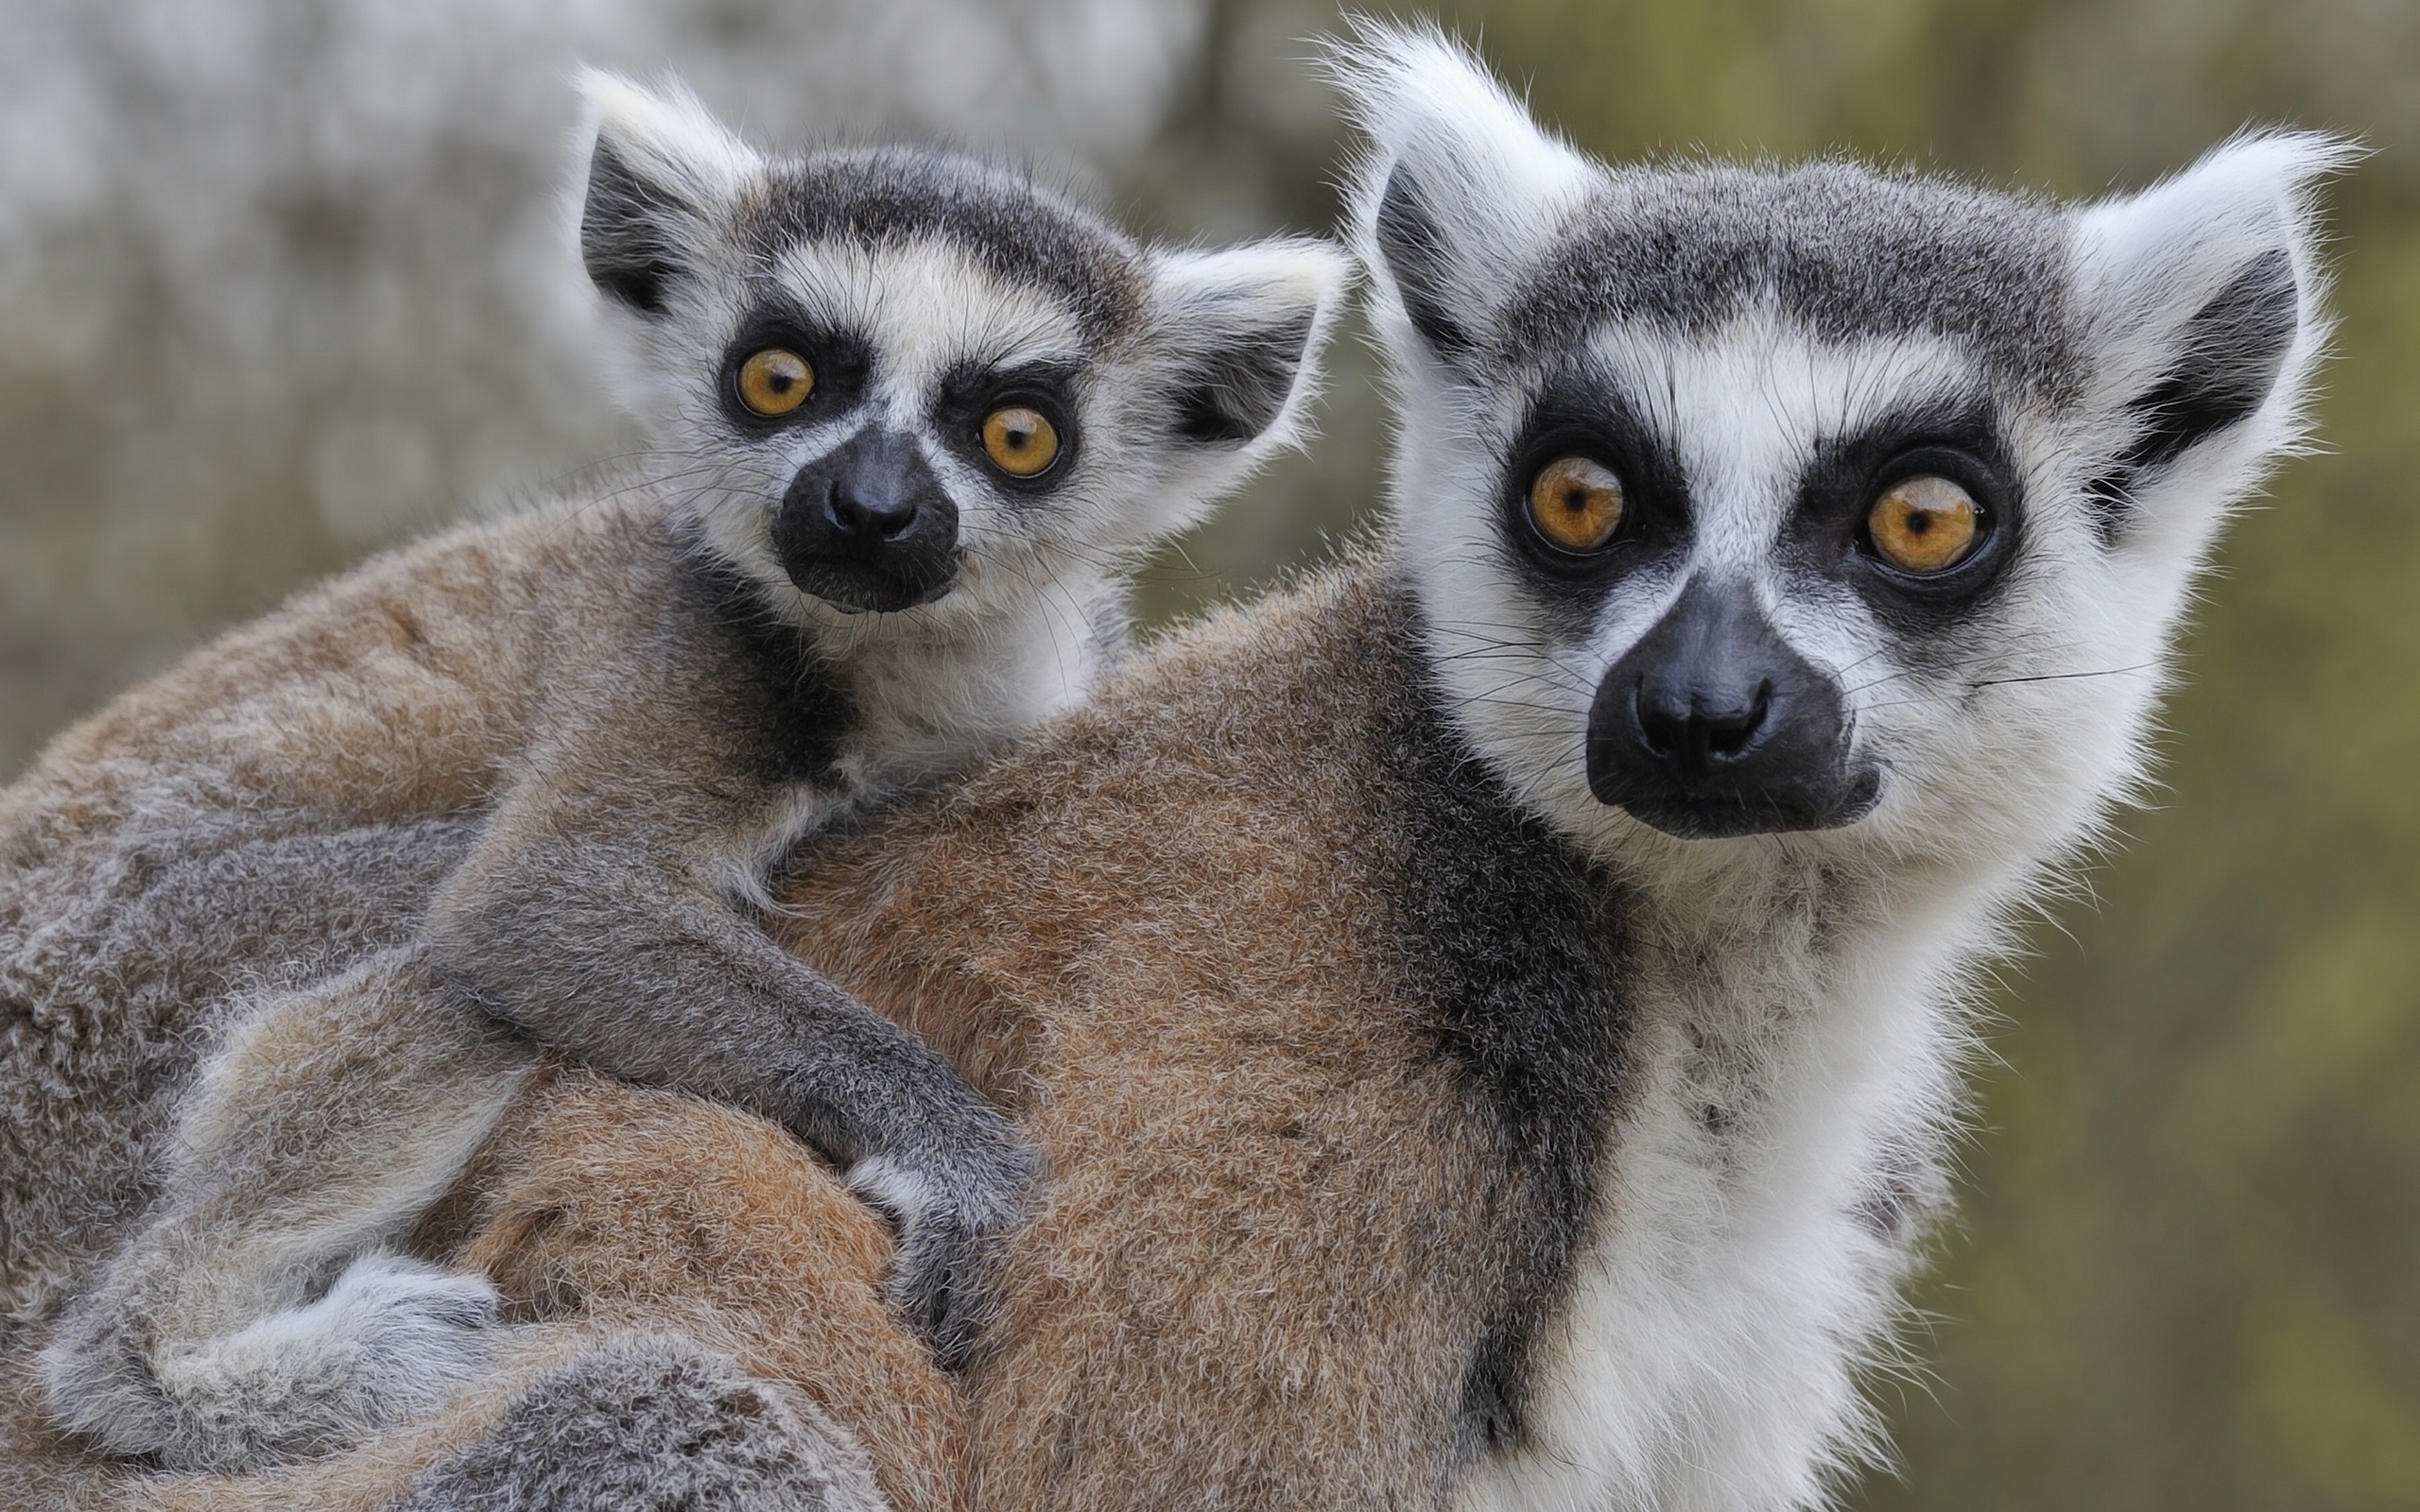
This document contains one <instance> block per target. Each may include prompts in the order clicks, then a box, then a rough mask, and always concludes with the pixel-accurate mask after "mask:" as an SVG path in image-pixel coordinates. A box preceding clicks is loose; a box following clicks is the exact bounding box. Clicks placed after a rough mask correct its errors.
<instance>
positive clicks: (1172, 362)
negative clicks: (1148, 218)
mask: <svg viewBox="0 0 2420 1512" xmlns="http://www.w3.org/2000/svg"><path fill="white" fill-rule="evenodd" d="M1351 268H1352V265H1351V263H1350V261H1349V260H1348V259H1347V258H1346V257H1345V255H1344V254H1343V253H1342V252H1341V251H1340V250H1339V249H1337V248H1336V247H1334V246H1332V245H1331V244H1329V243H1327V242H1323V241H1315V240H1310V239H1307V238H1295V237H1288V238H1282V239H1277V240H1271V241H1263V242H1253V243H1249V244H1247V245H1245V246H1241V247H1230V248H1221V249H1217V250H1213V251H1172V252H1160V253H1156V254H1154V256H1153V261H1152V279H1153V283H1154V284H1155V285H1156V287H1155V294H1156V305H1157V327H1158V342H1159V346H1160V348H1161V350H1162V352H1165V353H1166V356H1167V366H1166V368H1165V369H1164V371H1165V377H1164V379H1163V382H1164V383H1165V385H1166V387H1167V394H1168V399H1169V407H1170V413H1171V414H1172V416H1173V417H1174V429H1175V433H1176V435H1177V437H1178V438H1179V439H1181V440H1184V441H1190V442H1194V443H1197V444H1201V445H1207V446H1219V445H1227V446H1237V447H1241V448H1243V449H1245V450H1246V451H1248V452H1251V453H1254V454H1259V453H1266V452H1271V451H1275V450H1276V449H1278V448H1279V447H1282V446H1286V445H1288V444H1290V443H1291V442H1293V441H1294V440H1295V439H1297V438H1298V436H1299V434H1300V431H1301V428H1302V417H1303V413H1304V411H1305V409H1306V408H1307V407H1308V405H1309V404H1310V401H1311V399H1312V398H1313V397H1314V396H1315V395H1316V394H1317V392H1318V387H1319V357H1320V353H1321V352H1322V349H1323V348H1324V347H1325V346H1326V343H1327V336H1328V331H1329V328H1330V327H1331V326H1332V325H1334V323H1335V320H1336V315H1337V310H1338V307H1339V305H1340V304H1341V302H1342V301H1343V298H1344V290H1345V287H1346V285H1347V283H1349V282H1350V279H1351Z"/></svg>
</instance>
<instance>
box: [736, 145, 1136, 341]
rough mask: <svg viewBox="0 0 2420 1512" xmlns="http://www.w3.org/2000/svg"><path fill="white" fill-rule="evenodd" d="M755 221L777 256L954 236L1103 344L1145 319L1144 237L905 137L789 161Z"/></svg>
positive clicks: (1019, 180) (758, 238)
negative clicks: (888, 144)
mask: <svg viewBox="0 0 2420 1512" xmlns="http://www.w3.org/2000/svg"><path fill="white" fill-rule="evenodd" d="M746 221H747V228H746V229H747V230H748V232H750V233H751V234H752V236H753V238H754V240H755V242H756V245H757V249H758V250H759V251H760V252H761V253H762V254H763V255H764V256H766V257H767V258H768V259H769V258H771V257H773V256H777V255H778V254H779V253H781V252H782V251H784V250H786V249H788V248H791V247H795V246H799V245H802V244H805V243H812V242H820V241H833V240H838V239H841V238H848V239H851V240H855V241H856V242H859V243H861V244H863V245H866V246H870V247H883V246H892V245H897V244H900V243H905V242H910V241H920V240H942V241H947V242H949V243H950V244H952V245H954V246H956V247H959V248H961V249H964V250H965V251H966V252H968V253H969V254H970V255H972V256H973V257H975V258H976V259H977V260H978V261H980V262H981V263H982V264H983V266H985V267H987V268H989V269H990V270H991V271H992V272H993V273H994V274H995V275H997V276H998V277H999V278H1000V279H1002V280H1003V281H1005V282H1008V283H1024V284H1029V285H1033V286H1036V287H1040V288H1043V289H1046V290H1047V291H1048V292H1049V293H1051V294H1052V295H1053V296H1054V297H1056V298H1057V299H1058V300H1059V301H1061V302H1063V303H1064V304H1065V305H1066V306H1067V307H1068V309H1069V310H1070V311H1071V312H1072V313H1073V314H1074V315H1075V317H1076V319H1077V321H1078V323H1079V324H1080V326H1081V327H1082V329H1083V332H1084V335H1085V337H1086V339H1087V340H1089V341H1091V342H1093V343H1094V344H1096V345H1100V344H1105V343H1107V342H1110V341H1114V340H1115V339H1116V338H1117V337H1118V336H1120V335H1124V334H1125V333H1127V332H1129V331H1131V330H1132V329H1133V328H1134V327H1135V326H1136V325H1137V324H1139V323H1140V321H1141V319H1142V318H1143V312H1144V308H1145V300H1144V289H1145V279H1144V268H1143V259H1142V254H1141V252H1140V251H1139V250H1138V249H1136V248H1135V246H1134V244H1133V243H1132V241H1130V240H1129V239H1127V237H1125V236H1124V235H1123V234H1121V233H1120V232H1117V231H1116V230H1115V229H1114V228H1113V227H1111V226H1110V225H1109V224H1108V223H1107V222H1106V221H1104V220H1101V219H1100V218H1099V217H1098V216H1096V215H1091V214H1090V213H1088V212H1086V211H1083V210H1081V209H1079V208H1078V207H1076V206H1074V205H1072V204H1070V203H1068V202H1067V201H1065V200H1063V199H1062V198H1059V197H1058V196H1056V195H1054V194H1051V193H1050V192H1049V191H1047V190H1046V189H1044V188H1042V187H1041V186H1040V185H1038V184H1036V183H1034V182H1032V181H1031V180H1029V179H1026V178H1023V177H1020V176H1018V175H1015V174H1011V173H1010V172H1008V171H1006V170H1004V169H1000V168H996V167H994V166H992V165H990V164H988V163H980V162H977V161H976V160H974V159H971V158H964V157H959V156H955V155H953V154H949V153H941V152H931V151H924V150H918V149H913V148H895V147H894V148H877V149H873V150H869V151H858V152H830V153H822V154H819V155H817V156H814V157H810V158H806V159H804V160H799V161H795V162H790V163H782V164H780V165H778V166H777V167H776V168H775V169H774V170H773V172H772V174H771V176H770V179H769V185H768V187H767V190H766V191H765V194H764V196H763V198H762V199H761V201H760V202H758V203H755V204H752V205H751V206H749V207H748V209H747V212H746Z"/></svg>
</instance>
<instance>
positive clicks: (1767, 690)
mask: <svg viewBox="0 0 2420 1512" xmlns="http://www.w3.org/2000/svg"><path fill="white" fill-rule="evenodd" d="M1772 692H1773V689H1772V683H1771V682H1770V681H1767V682H1759V683H1758V684H1757V685H1756V691H1755V693H1754V694H1752V695H1750V696H1748V697H1746V698H1744V699H1742V698H1738V697H1737V696H1736V695H1734V696H1729V697H1722V698H1719V699H1715V700H1712V701H1709V699H1708V697H1707V695H1706V694H1705V692H1704V691H1703V690H1702V689H1696V688H1685V689H1684V688H1660V687H1657V688H1651V687H1649V686H1647V685H1646V683H1645V681H1644V679H1642V681H1641V683H1640V684H1639V685H1638V686H1636V687H1635V688H1634V689H1633V691H1632V694H1631V709H1632V713H1633V717H1634V720H1635V721H1636V725H1637V730H1638V743H1639V745H1640V747H1643V748H1644V749H1645V750H1646V752H1647V754H1648V755H1650V756H1651V757H1653V758H1654V759H1655V760H1657V761H1659V762H1668V763H1671V764H1672V765H1675V766H1677V767H1679V768H1681V769H1682V770H1683V771H1685V772H1688V773H1693V774H1696V775H1698V776H1704V775H1706V774H1707V772H1708V770H1709V768H1711V767H1714V766H1718V765H1723V764H1726V763H1729V762H1736V761H1737V760H1739V759H1740V758H1741V757H1742V756H1745V755H1746V754H1747V753H1748V750H1749V748H1750V747H1752V746H1754V745H1755V742H1756V736H1757V734H1758V733H1759V732H1760V731H1762V730H1763V729H1764V727H1765V719H1766V716H1767V714H1768V713H1770V712H1771V710H1772Z"/></svg>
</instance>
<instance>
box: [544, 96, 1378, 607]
mask: <svg viewBox="0 0 2420 1512" xmlns="http://www.w3.org/2000/svg"><path fill="white" fill-rule="evenodd" d="M586 91H587V94H588V97H589V100H590V104H591V108H592V111H593V113H594V114H595V116H596V131H597V140H596V150H595V153H594V155H593V157H592V160H591V163H590V168H589V173H588V177H587V181H586V183H585V185H584V188H583V190H582V192H581V197H580V202H579V209H580V244H581V252H582V256H583V259H584V260H585V262H586V264H587V266H588V269H589V272H590V275H591V277H592V278H593V279H594V280H595V282H596V286H597V287H598V289H599V290H600V291H601V292H602V293H603V294H604V295H605V296H606V298H607V301H608V302H609V303H610V304H612V305H613V306H614V307H615V308H616V310H617V311H618V319H619V323H620V325H621V326H622V327H623V328H624V329H625V331H626V332H628V333H629V334H630V335H631V336H632V337H633V340H632V343H631V345H632V361H631V365H630V367H631V370H630V372H629V373H628V374H627V375H626V376H627V384H626V387H627V391H628V392H627V397H628V398H629V400H630V402H631V405H632V407H633V408H634V409H635V410H636V411H637V412H638V413H639V415H640V416H641V417H642V419H644V420H645V421H647V422H648V423H649V424H650V425H651V426H652V427H653V429H654V430H655V432H656V438H657V442H658V446H659V448H660V452H661V455H662V456H663V457H664V458H665V462H666V466H665V468H664V469H663V471H664V472H666V476H667V477H668V478H669V479H670V480H671V481H672V482H673V483H674V485H675V486H676V487H678V488H680V489H681V490H683V491H684V492H685V493H686V494H688V495H689V496H690V497H691V498H692V500H693V501H694V508H695V511H696V513H697V515H698V518H699V519H700V522H701V523H702V524H703V526H704V533H705V536H706V538H707V540H708V541H709V542H710V543H711V545H712V546H713V547H714V549H716V550H717V551H718V552H720V553H721V554H722V555H723V556H725V557H726V558H728V559H729V560H731V561H732V562H734V563H735V564H736V565H738V566H739V567H741V568H742V569H743V570H745V571H746V572H748V573H749V574H750V575H751V576H752V577H754V578H755V579H756V580H758V581H759V582H760V583H762V584H763V585H764V586H765V587H766V588H767V590H768V592H769V593H771V594H772V596H773V597H774V599H775V600H776V602H778V603H780V604H782V605H783V606H784V607H785V608H786V609H787V610H790V611H791V612H793V613H794V614H797V615H800V616H804V617H807V618H816V619H822V620H824V621H826V622H837V621H838V620H839V619H841V618H844V617H848V616H864V615H867V614H875V615H897V614H900V613H902V611H908V610H915V611H918V616H917V617H920V618H925V619H931V618H934V617H937V616H938V617H942V618H948V617H951V616H960V617H963V616H967V615H979V614H980V613H981V612H983V610H984V609H985V608H986V607H987V606H996V605H998V604H1001V603H1007V602H1014V601H1019V600H1029V599H1032V598H1034V597H1035V596H1037V595H1040V594H1045V593H1047V592H1048V591H1049V589H1050V588H1051V586H1052V585H1053V584H1054V583H1055V582H1057V581H1058V580H1059V579H1060V578H1061V577H1062V576H1063V575H1065V574H1066V573H1068V572H1070V571H1092V572H1099V571H1102V570H1105V569H1106V568H1107V567H1109V566H1111V565H1113V564H1115V562H1116V561H1117V560H1118V559H1119V558H1120V557H1121V555H1122V554H1125V553H1129V552H1131V551H1132V550H1133V549H1134V548H1135V547H1137V546H1140V545H1143V544H1146V543H1148V542H1149V541H1151V540H1152V539H1154V538H1156V537H1158V536H1160V535H1163V534H1166V533H1167V532H1169V531H1172V530H1175V529H1178V528H1181V527H1182V526H1184V525H1185V524H1190V523H1191V522H1192V520H1193V519H1194V518H1195V517H1196V515H1197V514H1198V513H1199V512H1200V511H1201V508H1202V507H1203V503H1204V501H1205V499H1206V498H1207V497H1208V496H1209V495H1210V494H1211V493H1213V492H1215V491H1216V490H1218V489H1219V488H1220V487H1223V486H1225V485H1226V484H1228V483H1231V482H1232V481H1234V479H1235V478H1236V475H1238V474H1239V473H1240V472H1242V471H1243V470H1245V469H1246V468H1248V467H1249V466H1250V465H1251V464H1252V463H1253V462H1254V461H1256V460H1257V459H1258V458H1259V457H1261V456H1262V455H1266V454H1267V453H1269V452H1270V451H1271V450H1273V449H1275V448H1276V447H1277V446H1280V445H1282V444H1284V443H1285V442H1286V441H1288V439H1290V438H1291V436H1292V434H1293V432H1294V429H1295V426H1296V421H1297V418H1298V415H1299V411H1300V410H1301V408H1302V407H1303V404H1304V402H1305V398H1304V396H1305V390H1307V389H1308V387H1310V386H1309V384H1307V383H1306V382H1302V381H1299V380H1301V379H1302V378H1303V376H1304V374H1303V368H1304V365H1305V361H1306V352H1309V351H1311V350H1314V349H1315V344H1316V340H1317V338H1318V336H1319V334H1320V332H1319V328H1320V327H1321V326H1322V323H1323V322H1324V321H1325V320H1326V318H1328V313H1329V311H1330V309H1331V308H1332V306H1333V304H1334V302H1335V297H1336V295H1337V293H1338V291H1339V289H1340V284H1341V282H1342V273H1341V266H1342V265H1341V263H1340V259H1339V256H1338V254H1336V253H1335V252H1334V251H1333V250H1331V249H1328V248H1327V247H1325V246H1324V245H1322V244H1319V243H1311V242H1274V243H1264V244H1261V245H1258V246H1253V247H1245V248H1238V249H1228V250H1224V251H1219V252H1168V251H1162V250H1156V249H1144V248H1141V247H1138V246H1136V245H1135V244H1134V243H1133V242H1132V241H1131V240H1129V239H1128V238H1127V237H1125V236H1124V235H1122V234H1120V233H1119V232H1116V231H1115V230H1114V229H1113V228H1111V227H1110V226H1109V225H1107V224H1106V223H1105V222H1103V221H1101V220H1099V219H1098V218H1097V217H1095V216H1093V215H1088V214H1086V213H1085V212H1083V211H1080V210H1079V209H1076V208H1075V207H1073V206H1071V205H1069V204H1067V203H1066V202H1064V201H1063V200H1062V199H1060V198H1057V197H1056V196H1054V195H1052V194H1050V193H1048V192H1047V191H1046V190H1044V189H1042V188H1040V187H1038V186H1037V185H1036V184H1034V183H1033V182H1032V181H1031V180H1029V179H1028V178H1025V177H1021V176H1018V175H1015V174H1012V173H1010V172H1007V171H1004V170H1002V169H999V168H995V167H993V166H990V165H987V164H984V163H977V162H974V161H971V160H968V159H964V158H959V157H954V156H950V155H947V154H942V153H935V152H927V151H920V150H914V149H901V148H887V149H874V150H855V151H832V152H823V153H818V154H813V155H810V156H807V157H804V158H800V159H793V160H767V159H764V158H761V157H759V156H758V155H757V154H755V153H754V152H753V151H752V150H751V149H750V148H748V147H747V146H744V145H742V144H740V143H739V142H737V141H736V140H735V139H734V138H733V137H732V136H730V134H729V133H727V132H726V131H724V130H723V129H721V128H720V127H719V126H717V124H716V123H715V122H714V121H713V120H712V119H710V118H709V117H708V116H706V115H705V113H704V112H703V111H702V110H701V109H700V107H699V106H698V105H697V104H696V102H695V101H694V100H692V99H690V98H689V97H688V96H686V95H683V94H657V93H651V92H648V91H645V90H641V89H639V88H637V87H636V86H633V85H631V84H630V83H628V82H627V81H624V80H621V79H618V78H614V77H608V76H602V75H592V76H591V77H589V78H588V79H587V80H586Z"/></svg>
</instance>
